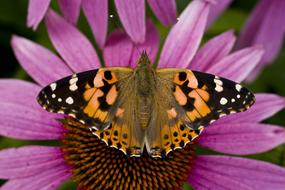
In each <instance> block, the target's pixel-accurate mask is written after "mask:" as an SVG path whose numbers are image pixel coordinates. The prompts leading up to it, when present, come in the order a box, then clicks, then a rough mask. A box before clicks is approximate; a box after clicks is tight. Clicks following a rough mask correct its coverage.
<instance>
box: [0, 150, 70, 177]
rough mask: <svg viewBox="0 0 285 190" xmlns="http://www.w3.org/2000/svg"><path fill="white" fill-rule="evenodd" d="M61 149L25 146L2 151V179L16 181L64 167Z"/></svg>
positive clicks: (0, 155)
mask: <svg viewBox="0 0 285 190" xmlns="http://www.w3.org/2000/svg"><path fill="white" fill-rule="evenodd" d="M64 163H65V160H64V159H63V155H62V152H61V150H60V148H59V147H48V146H25V147H21V148H9V149H4V150H2V151H0V178H2V179H15V178H24V177H28V176H32V175H35V174H39V173H41V172H42V171H44V170H46V169H49V168H53V167H57V166H59V165H64Z"/></svg>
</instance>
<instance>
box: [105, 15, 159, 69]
mask: <svg viewBox="0 0 285 190" xmlns="http://www.w3.org/2000/svg"><path fill="white" fill-rule="evenodd" d="M158 46H159V35H158V32H157V31H156V29H155V27H154V25H153V24H152V23H151V22H150V21H148V22H147V33H146V40H145V42H144V43H142V44H134V43H133V42H132V41H131V39H130V38H129V37H128V36H127V35H126V34H125V33H124V32H122V31H121V30H116V31H114V32H113V33H112V34H111V35H110V37H109V38H108V40H107V43H106V46H105V48H104V51H103V55H104V60H105V64H106V65H107V66H109V67H110V66H132V67H134V66H135V65H136V63H137V61H138V59H139V57H140V54H141V52H142V51H146V52H147V54H148V56H149V58H150V60H151V61H152V63H153V62H154V60H155V57H156V53H157V50H158Z"/></svg>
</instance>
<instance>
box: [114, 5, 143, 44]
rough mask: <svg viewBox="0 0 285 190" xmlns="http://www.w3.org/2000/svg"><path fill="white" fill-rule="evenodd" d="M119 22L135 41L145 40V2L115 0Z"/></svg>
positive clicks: (141, 41)
mask: <svg viewBox="0 0 285 190" xmlns="http://www.w3.org/2000/svg"><path fill="white" fill-rule="evenodd" d="M115 5H116V8H117V11H118V14H119V16H120V19H121V22H122V24H123V26H124V28H125V30H126V32H127V34H128V35H129V36H130V37H131V39H132V40H133V41H134V42H135V43H143V42H144V40H145V34H146V27H145V4H144V0H115Z"/></svg>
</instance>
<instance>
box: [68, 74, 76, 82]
mask: <svg viewBox="0 0 285 190" xmlns="http://www.w3.org/2000/svg"><path fill="white" fill-rule="evenodd" d="M77 81H78V78H77V77H76V75H74V76H73V77H72V78H71V79H70V80H69V84H73V83H76V82H77Z"/></svg>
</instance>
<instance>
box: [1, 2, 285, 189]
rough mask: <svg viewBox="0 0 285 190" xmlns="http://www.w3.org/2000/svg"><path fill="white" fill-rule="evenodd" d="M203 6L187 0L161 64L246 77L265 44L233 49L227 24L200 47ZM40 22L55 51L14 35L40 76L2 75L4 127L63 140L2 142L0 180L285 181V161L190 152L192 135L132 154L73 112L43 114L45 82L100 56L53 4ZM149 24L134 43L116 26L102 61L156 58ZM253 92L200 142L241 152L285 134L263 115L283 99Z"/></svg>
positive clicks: (123, 183) (11, 133)
mask: <svg viewBox="0 0 285 190" xmlns="http://www.w3.org/2000/svg"><path fill="white" fill-rule="evenodd" d="M209 7H210V4H209V3H208V2H205V1H193V2H192V3H191V4H190V5H189V6H188V7H187V8H186V9H185V11H184V12H183V13H182V15H181V16H180V19H179V22H178V23H177V24H175V26H174V27H173V28H172V29H171V31H170V33H169V35H168V37H167V39H166V42H165V44H164V47H163V49H162V52H161V55H160V58H159V61H158V66H159V67H181V68H191V69H196V70H200V71H203V72H210V73H213V74H218V75H220V76H223V77H226V78H229V79H232V80H236V81H242V80H243V79H245V78H246V77H247V76H248V74H249V73H250V72H251V71H252V70H253V69H254V67H255V65H256V64H257V63H258V62H259V60H260V59H261V56H262V53H263V50H262V49H261V48H260V47H250V48H246V49H241V50H239V51H237V52H233V53H230V51H231V48H232V46H233V44H234V41H235V37H234V35H233V33H232V32H231V31H229V32H226V33H224V34H221V35H220V36H217V37H215V38H213V39H212V40H210V41H209V42H207V43H206V44H205V45H204V46H203V47H202V48H200V49H199V50H198V46H199V43H200V41H201V38H202V34H203V31H204V29H205V27H206V22H207V16H208V13H209ZM46 24H47V28H48V33H49V36H50V39H51V41H52V43H53V45H54V47H55V48H56V50H57V51H58V53H59V55H60V56H61V58H59V57H58V56H57V55H55V54H54V53H52V52H51V51H50V50H47V49H46V48H44V47H42V46H40V45H38V44H35V43H34V42H31V41H30V40H27V39H24V38H22V37H18V36H14V37H13V38H12V46H13V49H14V51H15V54H16V57H17V58H18V60H19V62H20V63H21V65H22V66H23V68H24V69H25V70H26V71H27V72H28V73H29V74H30V75H31V77H32V78H33V79H34V80H35V81H36V83H37V84H33V83H30V82H24V81H19V80H9V79H8V80H0V89H1V91H0V97H1V100H0V102H1V108H0V115H1V117H0V118H1V119H0V120H1V125H0V134H2V135H4V136H7V137H12V138H18V139H25V140H30V139H32V140H59V141H61V146H59V147H50V146H26V147H22V148H18V149H15V148H11V149H6V150H3V151H1V152H0V177H1V178H3V179H7V180H8V181H7V182H6V183H5V184H4V185H3V186H2V189H4V190H5V189H9V190H11V189H19V188H20V189H24V190H25V189H41V188H46V189H54V188H56V187H57V186H59V185H60V184H61V183H62V182H63V181H65V180H67V179H69V178H70V177H73V178H74V179H75V180H77V181H78V183H79V184H80V187H82V188H86V189H93V188H95V187H97V188H102V189H106V186H104V187H102V186H101V185H102V184H106V185H111V186H112V187H113V188H115V187H117V186H119V187H120V188H122V189H124V188H127V187H130V189H131V188H135V187H138V186H140V187H142V189H148V188H151V187H153V189H155V188H157V189H163V188H164V189H170V188H178V187H180V186H181V185H182V183H183V182H185V181H187V182H189V183H190V184H191V185H192V186H193V187H195V188H197V189H205V188H213V189H222V188H224V189H225V188H226V189H227V188H228V189H260V188H262V189H284V188H285V179H284V175H285V169H283V168H281V167H278V166H275V165H273V164H269V163H266V162H262V161H255V160H251V159H245V158H237V157H234V156H220V155H203V156H199V155H198V156H194V149H193V144H190V146H188V147H186V148H184V149H182V150H177V151H173V152H172V153H171V154H170V155H169V157H167V158H165V159H154V158H150V157H148V156H147V155H145V156H143V157H141V158H130V157H127V156H126V155H124V154H123V153H122V152H120V151H118V150H116V149H114V148H111V147H108V146H106V145H105V144H104V143H103V142H101V141H100V140H98V138H97V137H96V136H93V135H92V134H91V133H90V132H89V131H88V130H86V128H84V125H82V124H80V123H78V122H77V121H76V120H73V119H70V118H65V119H64V121H63V122H58V121H57V120H58V118H61V119H62V118H63V116H62V115H58V114H51V113H47V112H45V111H44V110H42V109H41V108H40V107H39V105H38V104H37V103H36V96H37V94H38V92H39V91H40V89H41V88H42V86H45V85H47V84H49V83H51V82H53V81H55V80H57V79H60V78H62V77H64V76H66V75H69V74H71V73H73V72H80V71H83V70H88V69H94V68H98V67H100V65H101V64H100V61H99V58H98V56H97V53H96V51H95V50H94V48H93V47H92V45H91V43H90V42H89V41H88V40H87V39H86V38H85V37H84V35H83V34H82V33H80V32H79V31H78V30H77V29H76V28H75V27H74V26H73V25H72V24H70V23H68V22H67V21H66V20H64V19H63V18H62V17H60V16H58V15H57V14H56V13H55V12H53V11H48V13H47V18H46ZM146 31H147V32H146V39H145V42H144V43H142V44H134V43H133V42H132V41H131V40H130V39H129V37H128V35H126V34H125V33H124V32H123V31H121V30H117V31H114V32H113V33H112V34H111V35H110V37H109V38H108V39H107V43H106V46H105V47H104V48H103V57H104V62H105V64H106V65H107V66H131V67H133V66H134V64H135V63H136V61H137V59H138V57H139V56H140V55H139V52H138V50H146V51H147V53H148V55H149V57H150V59H151V61H152V62H154V61H155V57H156V53H157V49H158V44H159V39H158V38H159V35H158V34H157V31H156V29H155V27H154V26H153V25H152V23H151V21H148V22H147V25H146ZM256 97H257V102H256V104H255V105H254V106H253V107H252V108H251V109H249V110H248V111H247V112H244V113H239V114H235V115H231V116H228V117H224V118H222V119H220V120H219V121H217V122H215V123H213V124H211V126H209V127H208V128H207V129H206V130H204V132H203V133H202V134H201V136H200V137H199V138H198V139H197V141H196V142H195V143H196V145H199V146H203V147H206V148H209V149H212V150H214V151H217V152H221V153H225V154H235V155H247V154H254V153H260V152H264V151H267V150H269V149H272V148H274V147H276V146H278V145H280V144H282V143H284V141H285V138H284V137H285V130H284V128H282V127H279V126H273V125H270V124H261V123H259V122H260V121H262V120H264V119H266V118H267V117H270V116H271V115H272V114H274V113H276V112H277V111H279V110H281V109H283V108H284V107H285V99H284V98H283V97H279V96H277V95H273V94H257V95H256ZM137 171H139V172H137ZM245 174H246V175H245ZM252 181H254V183H252ZM115 189H116V188H115Z"/></svg>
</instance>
